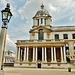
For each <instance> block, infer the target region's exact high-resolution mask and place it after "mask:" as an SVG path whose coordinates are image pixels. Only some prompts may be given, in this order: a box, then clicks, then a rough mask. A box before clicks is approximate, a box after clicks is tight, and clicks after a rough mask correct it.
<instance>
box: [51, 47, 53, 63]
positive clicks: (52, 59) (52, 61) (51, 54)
mask: <svg viewBox="0 0 75 75" xmlns="http://www.w3.org/2000/svg"><path fill="white" fill-rule="evenodd" d="M51 62H53V47H51Z"/></svg>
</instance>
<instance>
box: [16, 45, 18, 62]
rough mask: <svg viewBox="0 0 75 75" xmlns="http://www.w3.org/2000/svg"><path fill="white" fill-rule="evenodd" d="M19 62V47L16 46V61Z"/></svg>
mask: <svg viewBox="0 0 75 75" xmlns="http://www.w3.org/2000/svg"><path fill="white" fill-rule="evenodd" d="M17 60H18V47H17V46H16V61H17Z"/></svg>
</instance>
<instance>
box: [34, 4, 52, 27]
mask: <svg viewBox="0 0 75 75" xmlns="http://www.w3.org/2000/svg"><path fill="white" fill-rule="evenodd" d="M51 21H52V20H51V16H50V15H49V13H48V11H47V10H46V9H44V5H43V4H42V5H41V9H40V10H39V11H37V13H36V14H35V16H34V17H33V28H34V27H37V26H45V27H49V28H50V27H51Z"/></svg>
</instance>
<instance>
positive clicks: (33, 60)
mask: <svg viewBox="0 0 75 75" xmlns="http://www.w3.org/2000/svg"><path fill="white" fill-rule="evenodd" d="M34 57H35V47H33V61H34Z"/></svg>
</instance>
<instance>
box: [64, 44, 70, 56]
mask: <svg viewBox="0 0 75 75" xmlns="http://www.w3.org/2000/svg"><path fill="white" fill-rule="evenodd" d="M65 50H66V55H70V53H69V44H65Z"/></svg>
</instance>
